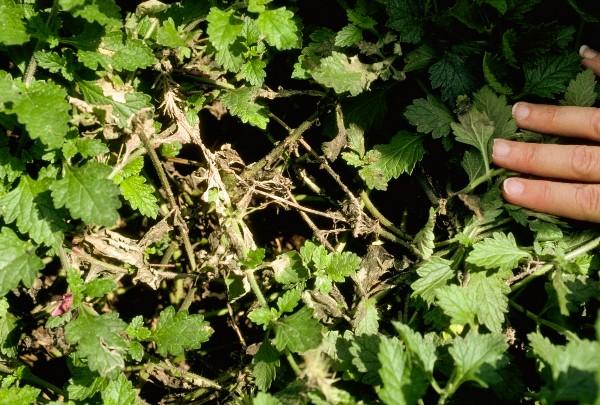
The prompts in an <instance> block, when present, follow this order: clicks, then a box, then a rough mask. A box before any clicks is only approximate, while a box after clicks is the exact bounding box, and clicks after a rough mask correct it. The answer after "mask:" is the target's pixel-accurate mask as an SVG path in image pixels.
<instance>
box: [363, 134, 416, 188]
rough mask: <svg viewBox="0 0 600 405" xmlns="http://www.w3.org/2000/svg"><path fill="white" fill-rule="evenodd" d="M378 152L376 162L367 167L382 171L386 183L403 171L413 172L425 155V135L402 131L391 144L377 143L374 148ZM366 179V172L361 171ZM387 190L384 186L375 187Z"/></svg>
mask: <svg viewBox="0 0 600 405" xmlns="http://www.w3.org/2000/svg"><path fill="white" fill-rule="evenodd" d="M374 150H375V152H376V153H377V155H376V159H375V162H374V163H372V164H370V165H368V166H367V168H369V169H370V170H375V171H376V172H379V173H381V176H382V178H383V180H384V181H385V183H387V182H389V181H390V180H391V179H397V178H398V177H400V175H401V174H403V173H408V174H411V173H412V171H413V169H414V168H415V166H416V164H417V163H418V162H419V161H420V160H421V159H422V158H423V156H424V155H425V147H424V146H423V137H421V136H419V135H417V134H413V133H411V132H407V131H400V132H398V133H397V134H396V135H394V137H393V138H392V139H391V141H390V143H389V144H384V145H377V146H375V148H374ZM360 174H361V177H363V179H364V172H361V173H360ZM374 188H377V189H379V190H382V189H383V190H385V189H386V188H387V184H385V186H384V187H380V186H378V187H374Z"/></svg>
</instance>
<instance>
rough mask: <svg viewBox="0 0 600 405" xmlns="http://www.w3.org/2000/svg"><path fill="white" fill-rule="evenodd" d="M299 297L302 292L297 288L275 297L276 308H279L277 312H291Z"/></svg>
mask: <svg viewBox="0 0 600 405" xmlns="http://www.w3.org/2000/svg"><path fill="white" fill-rule="evenodd" d="M301 298H302V293H301V292H300V290H299V289H297V288H294V289H291V290H288V291H286V292H285V293H284V294H283V295H282V296H281V297H279V298H277V308H279V312H280V313H284V312H292V311H293V310H294V308H296V305H298V303H299V302H300V299H301Z"/></svg>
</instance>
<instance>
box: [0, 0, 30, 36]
mask: <svg viewBox="0 0 600 405" xmlns="http://www.w3.org/2000/svg"><path fill="white" fill-rule="evenodd" d="M0 15H1V16H2V18H0V44H4V45H9V46H10V45H21V44H24V43H25V42H27V41H29V35H28V34H27V28H26V27H25V23H24V21H23V18H24V17H25V16H24V14H23V8H22V6H21V5H17V4H16V3H15V2H14V0H0Z"/></svg>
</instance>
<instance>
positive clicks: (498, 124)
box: [473, 86, 517, 138]
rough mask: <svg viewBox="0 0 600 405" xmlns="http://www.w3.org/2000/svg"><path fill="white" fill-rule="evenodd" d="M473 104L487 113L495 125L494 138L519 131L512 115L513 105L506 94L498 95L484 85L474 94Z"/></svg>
mask: <svg viewBox="0 0 600 405" xmlns="http://www.w3.org/2000/svg"><path fill="white" fill-rule="evenodd" d="M473 105H474V106H475V108H477V110H479V111H481V112H483V113H485V114H486V115H487V117H488V118H489V119H490V121H491V122H492V124H493V126H494V135H493V137H494V138H511V137H513V136H514V135H515V134H516V132H517V123H516V122H515V120H514V119H513V117H512V107H511V106H509V105H508V104H507V102H506V97H505V96H502V95H501V96H498V95H496V94H495V93H494V92H493V91H492V90H491V89H490V88H489V87H487V86H486V87H483V88H481V90H479V91H478V92H477V93H475V94H474V95H473Z"/></svg>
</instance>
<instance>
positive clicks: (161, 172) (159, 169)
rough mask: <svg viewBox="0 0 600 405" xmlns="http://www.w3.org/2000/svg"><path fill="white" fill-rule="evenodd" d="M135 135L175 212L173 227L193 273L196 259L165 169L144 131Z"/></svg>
mask: <svg viewBox="0 0 600 405" xmlns="http://www.w3.org/2000/svg"><path fill="white" fill-rule="evenodd" d="M137 135H138V136H139V137H140V140H141V141H142V144H143V145H144V148H146V151H147V152H148V155H149V156H150V160H151V161H152V165H153V166H154V169H155V170H156V173H157V174H158V179H159V180H160V183H161V185H162V187H163V189H164V190H165V193H166V194H167V200H168V201H169V205H170V206H171V209H172V210H174V211H175V215H174V216H175V225H176V226H177V227H178V228H179V232H180V233H181V238H182V239H183V247H184V250H185V253H186V256H187V258H188V261H189V263H190V267H191V269H190V270H191V271H194V270H196V257H195V256H194V249H193V248H192V243H191V242H190V236H189V234H188V229H187V226H186V224H185V221H184V220H183V218H182V217H181V212H180V211H179V205H178V204H177V201H176V200H175V196H174V195H173V190H172V189H171V186H170V185H169V180H168V179H167V175H166V173H165V169H164V168H163V166H162V163H161V161H160V159H159V158H158V155H157V154H156V151H155V150H154V148H153V147H152V144H151V143H150V140H149V139H148V137H147V136H146V134H145V133H144V131H143V130H140V131H137Z"/></svg>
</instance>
